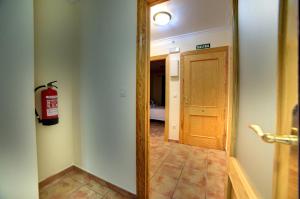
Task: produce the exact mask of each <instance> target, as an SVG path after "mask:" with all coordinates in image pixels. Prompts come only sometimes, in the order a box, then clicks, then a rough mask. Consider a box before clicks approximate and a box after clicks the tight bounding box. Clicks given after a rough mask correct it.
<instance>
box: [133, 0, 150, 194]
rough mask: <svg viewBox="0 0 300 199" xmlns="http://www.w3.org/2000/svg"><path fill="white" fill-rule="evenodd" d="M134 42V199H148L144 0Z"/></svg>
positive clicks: (140, 1)
mask: <svg viewBox="0 0 300 199" xmlns="http://www.w3.org/2000/svg"><path fill="white" fill-rule="evenodd" d="M136 45H137V46H136V52H137V55H136V63H137V66H136V190H137V198H140V199H148V197H149V193H148V190H149V183H148V147H149V146H148V136H149V127H150V120H149V118H150V117H149V102H150V97H149V94H150V92H149V81H150V78H149V77H150V66H149V64H150V59H149V58H150V7H149V4H148V3H147V1H146V0H137V44H136Z"/></svg>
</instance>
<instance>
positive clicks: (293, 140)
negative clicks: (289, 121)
mask: <svg viewBox="0 0 300 199" xmlns="http://www.w3.org/2000/svg"><path fill="white" fill-rule="evenodd" d="M249 128H251V129H252V130H253V131H254V132H255V133H256V134H257V135H258V136H259V137H261V138H262V140H263V141H265V142H267V143H280V144H287V145H294V146H295V145H298V135H276V134H272V133H264V132H263V130H262V129H261V127H260V126H258V125H255V124H251V125H250V126H249ZM293 130H294V131H295V130H297V131H298V129H295V128H293Z"/></svg>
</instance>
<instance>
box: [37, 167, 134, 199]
mask: <svg viewBox="0 0 300 199" xmlns="http://www.w3.org/2000/svg"><path fill="white" fill-rule="evenodd" d="M72 171H74V172H80V173H83V174H85V175H87V176H88V178H89V179H92V180H94V181H96V182H98V183H100V184H104V185H105V186H107V187H108V188H110V189H112V190H114V191H116V192H118V193H120V194H122V195H123V196H125V197H126V198H132V199H134V198H137V197H136V195H135V194H133V193H130V192H128V191H126V190H124V189H122V188H120V187H118V186H116V185H114V184H112V183H109V182H107V181H105V180H103V179H101V178H99V177H97V176H95V175H93V174H91V173H89V172H87V171H85V170H83V169H81V168H79V167H76V166H74V165H73V166H70V167H68V168H66V169H64V170H63V171H61V172H59V173H57V174H55V175H53V176H50V177H49V178H47V179H45V180H43V181H41V182H40V183H39V189H42V188H44V187H46V186H47V185H49V184H51V183H52V182H54V181H56V180H58V179H59V178H61V177H63V176H64V175H66V174H67V173H69V172H72Z"/></svg>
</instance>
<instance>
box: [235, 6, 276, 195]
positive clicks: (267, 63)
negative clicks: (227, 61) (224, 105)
mask: <svg viewBox="0 0 300 199" xmlns="http://www.w3.org/2000/svg"><path fill="white" fill-rule="evenodd" d="M278 3H279V1H278V0H276V1H274V0H263V1H261V0H253V1H248V0H240V1H239V40H240V41H239V44H240V58H239V59H240V67H239V72H240V80H239V81H240V91H239V92H240V100H239V120H238V135H237V142H236V144H237V146H236V153H237V159H238V160H239V161H240V163H241V165H242V166H243V167H244V169H245V171H246V173H247V174H248V176H249V178H250V180H251V181H252V182H253V184H254V186H255V188H256V189H257V190H258V191H259V192H260V194H261V195H262V197H263V198H266V199H269V198H272V175H273V161H274V159H273V158H274V145H272V144H266V143H264V142H262V141H261V140H260V139H259V138H258V137H257V136H256V135H255V134H254V133H253V132H252V131H251V130H250V129H249V128H248V125H249V124H252V123H254V124H259V125H261V127H262V128H263V129H264V131H266V132H271V133H272V132H273V133H276V95H277V93H276V84H277V79H276V76H277V74H276V72H277V48H278V43H277V38H278V34H277V32H278V7H279V6H278Z"/></svg>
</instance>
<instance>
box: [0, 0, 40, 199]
mask: <svg viewBox="0 0 300 199" xmlns="http://www.w3.org/2000/svg"><path fill="white" fill-rule="evenodd" d="M33 74H34V48H33V1H32V0H15V1H11V0H0V86H1V97H0V104H1V108H0V110H1V114H0V198H3V199H6V198H7V199H19V198H24V199H37V198H38V174H37V158H36V136H35V124H34V95H33V89H34V85H33V81H34V76H33Z"/></svg>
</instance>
